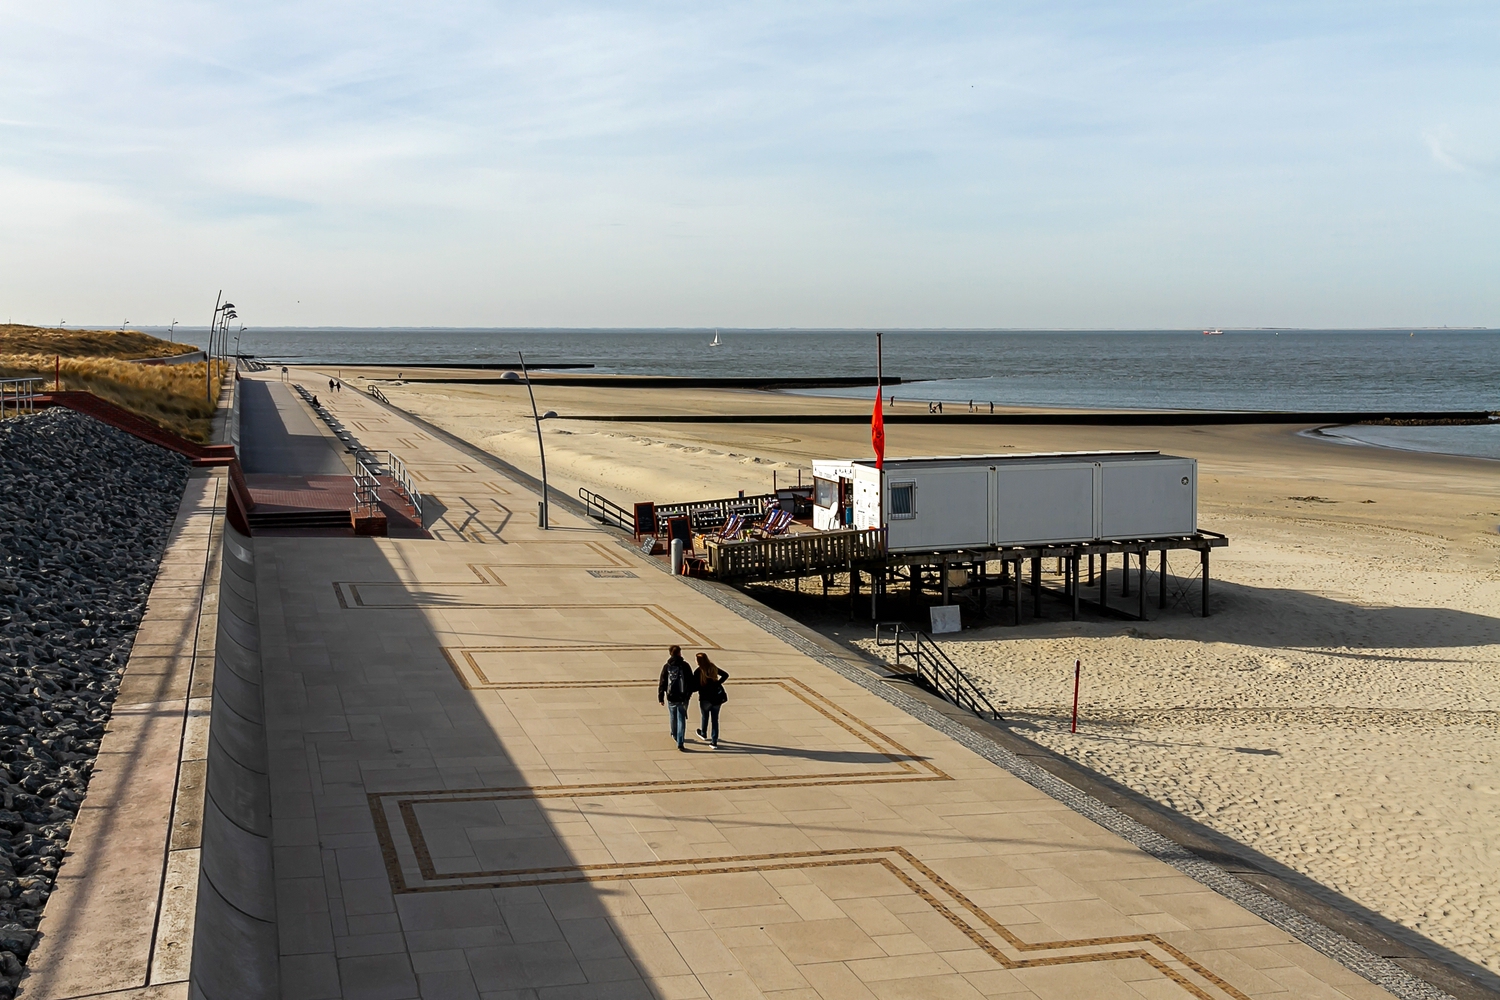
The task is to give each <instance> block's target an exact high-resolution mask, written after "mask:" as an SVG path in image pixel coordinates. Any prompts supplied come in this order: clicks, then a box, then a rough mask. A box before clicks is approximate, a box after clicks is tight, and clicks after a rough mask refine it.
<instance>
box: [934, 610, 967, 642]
mask: <svg viewBox="0 0 1500 1000" xmlns="http://www.w3.org/2000/svg"><path fill="white" fill-rule="evenodd" d="M931 611H932V634H933V635H942V634H943V633H944V632H962V631H963V629H964V626H963V622H961V621H959V618H958V605H957V604H940V605H938V606H937V607H935V608H932V609H931Z"/></svg>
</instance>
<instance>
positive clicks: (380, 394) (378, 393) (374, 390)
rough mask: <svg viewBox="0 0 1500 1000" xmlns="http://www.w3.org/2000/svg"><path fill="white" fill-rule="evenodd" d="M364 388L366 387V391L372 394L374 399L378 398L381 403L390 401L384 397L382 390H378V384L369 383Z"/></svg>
mask: <svg viewBox="0 0 1500 1000" xmlns="http://www.w3.org/2000/svg"><path fill="white" fill-rule="evenodd" d="M365 388H366V391H368V392H369V393H370V395H372V396H374V397H375V398H376V399H378V400H380V401H381V402H382V403H390V400H389V399H386V398H385V393H383V392H381V391H380V386H378V385H369V386H366V387H365Z"/></svg>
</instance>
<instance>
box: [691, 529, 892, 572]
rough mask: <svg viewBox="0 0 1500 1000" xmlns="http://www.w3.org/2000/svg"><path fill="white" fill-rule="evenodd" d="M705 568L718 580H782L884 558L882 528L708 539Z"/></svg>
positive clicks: (866, 563) (860, 564)
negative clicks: (773, 536)
mask: <svg viewBox="0 0 1500 1000" xmlns="http://www.w3.org/2000/svg"><path fill="white" fill-rule="evenodd" d="M707 546H708V569H709V572H710V573H712V574H713V575H714V576H715V577H717V578H718V579H721V580H739V579H747V578H759V579H767V580H772V579H781V578H785V577H789V576H801V575H810V574H813V573H817V572H820V571H823V570H831V569H846V568H848V567H849V566H851V565H853V566H861V567H862V566H866V565H868V564H869V563H872V562H880V561H881V560H883V559H885V530H884V529H882V528H865V529H861V530H857V531H856V530H850V531H818V532H812V533H807V534H798V535H781V536H779V537H776V538H750V539H746V540H745V541H741V542H725V541H719V540H718V539H713V538H710V539H709V540H708V542H707Z"/></svg>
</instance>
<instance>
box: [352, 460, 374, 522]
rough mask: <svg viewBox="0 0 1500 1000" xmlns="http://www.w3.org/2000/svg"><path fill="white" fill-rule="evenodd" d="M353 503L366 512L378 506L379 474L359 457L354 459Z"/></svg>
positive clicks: (372, 511) (371, 511)
mask: <svg viewBox="0 0 1500 1000" xmlns="http://www.w3.org/2000/svg"><path fill="white" fill-rule="evenodd" d="M354 503H355V505H356V506H358V507H359V508H360V509H361V510H363V511H365V512H366V513H368V514H374V513H375V510H376V508H377V507H379V506H380V476H378V475H377V474H376V473H375V470H374V469H371V468H370V467H369V466H368V465H366V464H365V460H364V459H363V458H359V457H356V458H355V459H354Z"/></svg>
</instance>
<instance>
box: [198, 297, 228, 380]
mask: <svg viewBox="0 0 1500 1000" xmlns="http://www.w3.org/2000/svg"><path fill="white" fill-rule="evenodd" d="M223 298H224V289H222V288H221V289H219V294H218V295H216V296H214V316H213V321H212V322H210V323H209V324H208V345H207V346H206V347H205V348H204V349H203V361H204V365H203V398H204V399H206V400H209V401H210V402H212V401H213V390H212V388H211V386H212V385H213V381H214V374H213V372H214V364H213V356H214V355H213V348H214V328H215V327H217V326H218V325H219V302H220V301H222V300H223Z"/></svg>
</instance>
